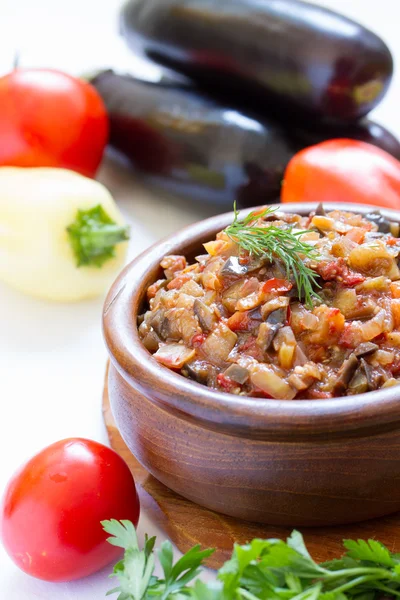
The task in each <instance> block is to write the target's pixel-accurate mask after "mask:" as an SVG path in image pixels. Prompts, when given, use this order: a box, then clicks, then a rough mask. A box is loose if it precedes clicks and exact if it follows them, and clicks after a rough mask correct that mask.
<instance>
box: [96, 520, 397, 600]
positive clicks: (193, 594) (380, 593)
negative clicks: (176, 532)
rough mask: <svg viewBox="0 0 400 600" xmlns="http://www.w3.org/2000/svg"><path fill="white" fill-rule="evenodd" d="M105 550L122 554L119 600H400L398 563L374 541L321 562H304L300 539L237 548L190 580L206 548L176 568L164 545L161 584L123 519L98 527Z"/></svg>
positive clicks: (350, 543)
mask: <svg viewBox="0 0 400 600" xmlns="http://www.w3.org/2000/svg"><path fill="white" fill-rule="evenodd" d="M103 527H104V529H105V530H106V531H107V532H108V533H110V534H111V536H112V537H110V538H109V541H110V543H111V544H113V545H115V546H119V547H121V548H123V549H124V550H125V554H124V558H123V560H121V561H120V562H119V563H117V565H115V567H114V573H113V575H112V576H113V577H117V579H118V582H119V586H118V587H116V588H114V589H113V590H111V591H110V592H109V594H118V599H117V600H381V599H382V598H383V597H385V598H391V599H394V598H399V600H400V557H399V555H396V554H391V553H390V552H389V550H388V549H387V548H386V547H385V546H384V545H383V544H381V543H380V542H378V541H376V540H368V541H363V540H357V541H354V540H346V541H345V542H344V546H345V549H346V550H347V554H346V555H345V556H343V557H342V558H339V559H335V560H332V561H329V562H326V563H323V564H317V563H316V562H315V561H314V560H313V559H312V557H311V556H310V554H309V552H308V550H307V548H306V545H305V543H304V540H303V537H302V535H301V534H300V533H299V532H297V531H294V532H293V533H292V535H291V536H290V537H289V538H288V540H287V541H286V542H284V541H283V540H277V539H270V540H261V539H254V540H252V541H251V542H250V543H248V544H243V545H239V544H235V546H234V548H233V553H232V557H231V558H230V559H229V560H228V561H227V562H226V563H225V564H224V565H223V566H222V567H221V569H220V570H219V571H218V574H217V580H216V581H212V582H208V583H206V582H204V581H201V580H200V579H196V578H197V576H198V575H199V574H200V573H201V569H202V565H203V561H204V560H205V559H207V558H208V557H209V556H210V555H211V553H212V552H213V551H212V550H201V549H200V547H199V546H194V547H193V548H192V549H191V550H189V551H188V552H187V553H186V554H184V555H183V556H182V557H181V558H180V559H179V560H177V561H176V562H174V556H173V549H172V545H171V543H170V542H168V541H166V542H164V543H163V544H162V545H161V548H160V549H159V550H158V552H157V556H158V559H159V562H160V566H161V568H162V571H163V578H159V577H157V576H155V575H154V574H153V572H154V566H155V558H154V557H155V553H154V546H155V538H150V539H149V538H148V537H147V536H146V537H145V543H144V548H143V550H140V548H139V545H138V540H137V536H136V531H135V528H134V527H133V525H132V524H131V523H130V522H129V521H121V522H118V521H114V520H112V521H104V522H103Z"/></svg>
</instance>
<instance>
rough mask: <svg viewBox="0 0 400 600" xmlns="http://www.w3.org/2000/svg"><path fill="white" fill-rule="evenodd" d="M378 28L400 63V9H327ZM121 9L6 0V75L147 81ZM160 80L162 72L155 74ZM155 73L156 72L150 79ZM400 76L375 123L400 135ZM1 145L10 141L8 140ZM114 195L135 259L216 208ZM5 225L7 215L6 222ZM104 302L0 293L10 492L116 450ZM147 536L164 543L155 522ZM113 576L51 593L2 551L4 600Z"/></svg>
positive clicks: (113, 182) (106, 177) (2, 459)
mask: <svg viewBox="0 0 400 600" xmlns="http://www.w3.org/2000/svg"><path fill="white" fill-rule="evenodd" d="M320 4H324V5H326V6H328V7H330V8H333V9H336V10H338V11H341V12H342V13H343V14H346V15H348V16H350V17H352V18H355V19H357V20H359V21H360V22H361V23H363V24H365V25H366V26H368V27H370V28H371V29H373V30H374V31H376V33H378V34H379V35H381V36H382V37H383V39H384V40H385V41H386V42H387V43H388V45H389V47H390V48H391V50H392V53H393V55H394V57H395V60H397V62H400V36H399V31H398V26H399V25H398V24H399V21H400V2H399V1H398V0H380V2H376V1H373V0H321V1H320ZM118 6H119V0H68V1H65V0H63V1H60V0H1V2H0V74H3V73H6V72H7V71H8V70H10V68H11V65H12V61H13V56H14V54H15V52H16V50H18V51H19V53H20V57H21V64H22V66H51V67H57V68H60V69H64V70H66V71H69V72H71V73H76V74H78V73H81V72H82V71H85V70H90V69H92V68H97V67H103V66H120V67H123V68H124V67H129V68H131V69H136V70H137V72H138V73H140V72H142V73H143V68H144V67H143V65H141V64H140V63H135V62H134V60H133V58H132V57H131V56H130V55H129V54H128V53H127V52H126V51H125V47H124V45H123V43H122V42H121V41H120V40H119V39H118V38H117V36H116V34H115V30H116V26H115V21H116V14H117V9H118ZM155 73H156V71H155ZM146 74H148V75H149V73H148V72H147V71H146ZM399 98H400V72H399V70H396V74H395V78H394V81H393V83H392V87H391V90H390V91H389V93H388V95H387V96H386V98H385V100H384V101H383V102H382V104H381V105H380V106H379V107H378V108H377V109H376V110H375V111H374V118H375V119H376V120H378V121H380V122H381V123H382V124H383V125H386V126H387V127H389V128H390V129H391V130H392V131H393V132H394V133H396V134H397V135H398V136H400V112H399ZM0 143H1V140H0ZM100 179H101V180H102V181H103V182H104V183H105V184H106V185H107V186H108V187H109V189H110V190H111V192H112V193H113V194H114V196H115V198H116V200H117V201H118V203H119V205H120V207H121V209H122V211H123V213H124V214H125V216H126V218H127V220H128V221H129V223H130V224H131V226H132V240H131V246H130V256H131V257H134V256H135V255H137V254H138V253H139V252H140V251H142V250H143V249H145V248H146V247H147V246H148V245H149V244H150V243H151V242H153V241H155V240H157V239H159V238H160V237H162V236H163V235H165V234H168V233H172V232H174V231H175V230H177V229H179V228H180V227H182V226H184V225H186V224H189V223H192V222H194V221H197V220H199V219H201V218H204V217H206V216H210V215H211V214H213V213H214V212H216V209H213V207H210V206H199V205H195V204H191V203H189V202H187V201H184V200H180V199H177V198H173V197H171V196H167V195H166V194H162V193H157V194H156V193H154V192H151V191H149V190H146V189H144V188H143V187H142V186H141V185H140V184H138V183H137V182H135V178H134V176H133V175H132V173H130V172H128V171H127V170H124V169H123V168H121V167H116V166H115V165H113V164H111V163H107V162H106V164H104V166H103V168H102V169H101V172H100ZM0 220H1V215H0ZM101 309H102V299H99V300H97V301H92V302H85V303H81V304H79V305H54V304H48V303H45V302H40V301H37V300H33V299H30V298H28V297H25V296H22V295H20V294H18V293H16V292H13V291H12V290H10V289H8V288H6V287H4V286H2V285H0V402H1V415H0V493H1V491H2V490H3V489H4V486H5V485H6V482H7V481H8V479H9V477H10V476H11V474H12V473H13V471H14V470H15V469H16V468H17V467H18V465H19V464H20V463H21V462H23V461H25V460H26V459H27V458H29V457H30V456H31V455H32V454H33V453H35V452H37V451H38V450H40V449H41V448H43V447H44V446H46V445H48V444H50V443H52V442H54V441H56V440H59V439H62V438H65V437H70V436H83V437H88V438H93V439H96V440H99V441H102V442H104V443H107V438H106V434H105V429H104V426H103V423H102V417H101V393H102V386H103V376H104V366H105V362H106V352H105V349H104V345H103V341H102V336H101V325H100V321H101ZM139 532H140V535H141V536H142V535H143V534H144V532H148V533H149V534H158V535H159V541H161V540H162V534H161V532H159V531H157V529H156V527H155V526H154V524H152V523H151V522H150V521H149V519H148V517H147V515H146V514H142V516H141V521H140V526H139ZM109 571H110V569H105V570H104V571H103V572H102V573H99V574H97V575H94V576H92V577H89V578H87V579H85V580H83V581H79V582H76V583H70V584H57V585H55V584H49V583H45V582H41V581H37V580H35V579H32V578H31V577H28V576H27V575H24V574H23V573H22V572H20V571H19V570H18V569H17V568H16V567H15V566H14V565H13V563H12V562H11V561H10V560H9V558H8V557H7V555H6V553H5V552H4V550H3V549H2V548H1V547H0V598H1V599H3V598H4V599H7V600H34V599H40V600H53V599H54V598H57V599H58V600H72V599H76V600H100V599H102V598H104V595H105V593H106V591H107V590H108V589H109V588H110V581H109V580H108V579H107V574H108V573H109Z"/></svg>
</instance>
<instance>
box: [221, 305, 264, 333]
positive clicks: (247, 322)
mask: <svg viewBox="0 0 400 600" xmlns="http://www.w3.org/2000/svg"><path fill="white" fill-rule="evenodd" d="M256 325H257V321H254V320H253V319H251V318H250V316H249V311H247V310H245V311H237V312H235V313H233V315H232V316H231V317H229V319H228V327H229V329H230V330H231V331H251V329H253V327H255V326H256Z"/></svg>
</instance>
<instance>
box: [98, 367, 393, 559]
mask: <svg viewBox="0 0 400 600" xmlns="http://www.w3.org/2000/svg"><path fill="white" fill-rule="evenodd" d="M107 372H108V369H107ZM107 375H108V373H106V378H105V384H104V393H103V416H104V422H105V425H106V428H107V432H108V437H109V440H110V444H111V446H112V448H114V450H115V451H116V452H118V454H119V455H120V456H122V458H123V459H124V460H125V461H126V462H127V463H128V465H129V467H130V469H131V471H132V474H133V476H134V478H135V481H136V484H137V488H138V493H139V497H140V502H141V506H142V510H145V511H146V512H147V514H148V515H149V517H150V519H151V520H153V521H154V522H155V523H156V524H157V525H158V526H159V527H161V529H163V531H165V534H166V535H167V537H168V538H169V539H170V540H171V541H172V542H173V543H174V544H175V545H176V546H177V547H178V548H179V550H181V552H186V551H187V550H189V548H191V547H192V546H194V545H195V544H200V545H201V546H202V547H203V548H210V547H212V548H215V549H216V552H215V553H214V554H213V555H212V556H211V558H210V559H209V560H208V563H207V564H208V566H209V567H211V568H218V567H220V566H221V565H222V563H223V562H225V561H226V560H227V559H228V558H229V557H230V555H231V553H232V547H233V544H234V543H235V542H238V543H239V544H244V543H245V542H248V541H249V540H251V539H253V538H255V537H258V538H281V539H285V538H287V537H288V535H290V532H291V529H290V528H287V527H279V526H274V525H271V526H268V525H260V524H258V523H249V522H246V521H239V520H238V519H234V518H233V517H227V516H225V515H221V514H218V513H215V512H212V511H210V510H208V509H206V508H202V507H201V506H198V505H197V504H194V503H193V502H190V501H189V500H185V498H182V496H179V495H178V494H176V493H175V492H173V491H172V490H170V489H168V488H167V487H166V486H165V485H163V484H162V483H160V482H159V481H157V480H156V479H155V478H154V477H153V476H152V475H150V474H149V473H148V472H147V471H146V469H144V467H142V466H141V465H140V464H139V462H138V461H137V460H136V459H135V457H134V456H133V454H132V453H131V452H130V450H129V449H128V447H127V446H126V444H125V442H124V441H123V439H122V437H121V435H120V433H119V431H118V429H117V426H116V424H115V421H114V418H113V415H112V412H111V408H110V403H109V399H108V389H107V387H108V386H107V382H108V377H107ZM349 511H351V503H349ZM302 534H303V536H304V539H305V542H306V544H307V547H308V549H309V551H310V553H311V555H312V556H313V558H314V559H315V560H316V561H318V562H323V561H326V560H330V559H332V558H335V557H338V556H340V555H341V554H343V548H342V540H343V539H345V538H356V539H357V538H363V539H368V538H375V539H378V540H380V541H381V542H383V543H384V544H385V545H386V546H388V548H389V550H390V551H391V552H400V513H396V514H395V515H392V516H389V517H384V518H381V519H374V520H371V521H365V522H363V523H357V524H355V525H345V526H343V527H318V528H302Z"/></svg>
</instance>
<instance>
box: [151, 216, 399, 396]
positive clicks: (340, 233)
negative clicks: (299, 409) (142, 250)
mask: <svg viewBox="0 0 400 600" xmlns="http://www.w3.org/2000/svg"><path fill="white" fill-rule="evenodd" d="M249 240H250V242H251V243H250V244H249ZM204 249H205V253H204V254H201V255H200V256H197V257H196V260H195V262H194V263H193V264H188V263H187V260H186V258H185V257H184V256H166V257H165V258H164V259H163V260H162V261H161V268H162V269H163V273H164V276H163V277H162V278H161V279H159V280H158V281H156V282H155V283H154V284H152V285H151V286H150V287H149V288H148V290H147V299H148V307H147V308H148V310H147V311H146V312H145V313H144V315H142V316H141V317H140V319H139V322H140V325H139V333H140V337H141V339H142V341H143V344H144V346H145V347H146V348H147V349H148V350H149V352H151V353H152V354H153V356H154V358H155V359H156V360H157V361H158V362H159V363H160V364H162V365H164V366H166V367H169V368H170V369H173V370H174V371H176V372H179V373H181V374H182V375H183V376H185V377H188V378H190V379H193V380H195V381H197V382H199V383H201V384H204V385H206V386H208V387H210V388H213V389H215V390H219V391H224V392H229V393H232V394H239V395H245V396H252V397H263V398H274V399H280V400H294V399H299V400H300V399H329V398H332V397H337V396H346V395H353V394H360V393H364V392H367V391H371V390H376V389H379V388H382V387H388V386H393V385H397V384H399V383H400V271H399V264H398V262H399V252H400V239H399V224H398V223H395V222H390V221H389V220H387V219H386V218H385V217H384V216H382V215H381V214H380V213H379V212H378V211H377V212H372V213H370V214H368V215H365V216H362V215H360V214H354V213H350V212H342V211H333V212H329V213H325V211H324V209H323V207H322V206H319V207H318V208H317V210H316V211H314V212H312V213H310V214H309V215H308V216H305V217H304V216H300V215H296V214H288V213H283V212H279V211H277V210H273V209H265V210H261V211H258V212H257V213H251V214H250V216H248V217H246V219H244V220H243V221H239V219H238V215H237V213H235V221H234V223H233V226H230V227H228V228H227V229H225V230H224V231H222V232H220V233H218V234H217V236H216V239H215V240H213V241H210V242H208V243H206V244H204Z"/></svg>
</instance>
